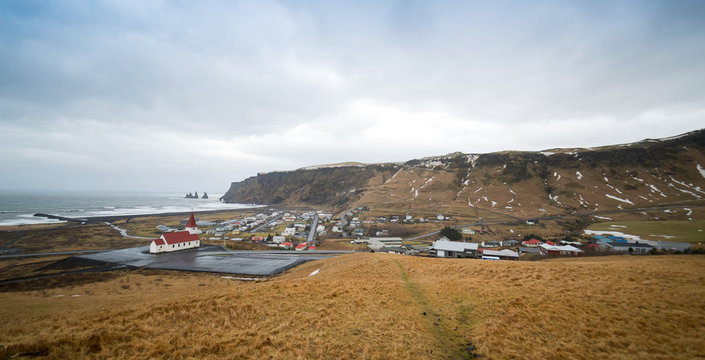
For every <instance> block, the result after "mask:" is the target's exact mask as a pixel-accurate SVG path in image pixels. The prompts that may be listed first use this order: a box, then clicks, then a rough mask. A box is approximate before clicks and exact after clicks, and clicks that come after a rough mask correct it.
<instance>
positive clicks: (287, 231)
mask: <svg viewBox="0 0 705 360" xmlns="http://www.w3.org/2000/svg"><path fill="white" fill-rule="evenodd" d="M294 234H296V228H295V227H288V228H286V229H284V231H283V232H282V235H284V236H294Z"/></svg>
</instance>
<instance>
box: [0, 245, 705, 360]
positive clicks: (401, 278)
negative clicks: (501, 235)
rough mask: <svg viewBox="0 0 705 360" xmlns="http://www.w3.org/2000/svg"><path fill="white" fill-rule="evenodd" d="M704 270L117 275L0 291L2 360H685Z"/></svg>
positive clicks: (608, 261)
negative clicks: (250, 278) (33, 359)
mask: <svg viewBox="0 0 705 360" xmlns="http://www.w3.org/2000/svg"><path fill="white" fill-rule="evenodd" d="M316 269H320V272H319V273H318V274H317V275H315V276H308V275H309V274H310V273H311V272H312V271H314V270H316ZM704 270H705V257H702V256H658V257H655V256H649V257H628V256H625V257H605V258H589V259H587V258H586V259H571V260H555V261H543V262H531V263H529V262H488V261H480V260H469V259H457V260H445V259H433V258H418V257H405V256H400V255H391V254H351V255H345V256H339V257H335V258H330V259H326V260H321V261H316V262H309V263H306V264H304V265H301V266H299V267H297V268H295V269H292V270H290V271H289V272H287V273H286V274H284V275H282V276H280V277H277V278H273V279H270V280H268V281H260V282H239V281H233V280H228V279H223V278H220V277H217V276H214V275H208V274H188V273H165V272H162V273H156V274H155V273H151V272H137V273H135V272H132V273H130V272H124V273H121V275H120V276H119V277H118V278H113V279H110V280H107V281H102V282H96V283H91V284H83V285H80V286H74V287H64V288H54V289H49V290H39V291H28V292H13V293H0V319H2V321H0V343H2V344H4V347H0V357H3V356H12V355H15V354H18V353H40V354H47V355H48V357H49V358H222V357H227V358H256V359H261V358H270V359H309V358H341V359H346V358H360V359H390V358H412V359H426V358H438V359H441V358H443V359H446V358H449V357H450V358H462V357H467V356H468V353H467V352H466V351H465V350H464V347H466V346H467V345H466V344H467V343H468V342H472V343H473V344H474V345H475V346H476V347H477V350H476V351H477V352H479V353H481V354H482V355H483V356H484V357H486V358H493V359H509V358H522V359H550V358H579V359H596V358H609V359H641V358H655V359H659V358H662V359H673V358H697V357H703V356H705V339H703V337H702V334H703V333H705V305H704V304H703V302H702V299H705V276H703V275H702V274H703V271H704ZM56 295H64V296H62V297H55V296H56ZM71 295H81V296H79V297H72V296H71Z"/></svg>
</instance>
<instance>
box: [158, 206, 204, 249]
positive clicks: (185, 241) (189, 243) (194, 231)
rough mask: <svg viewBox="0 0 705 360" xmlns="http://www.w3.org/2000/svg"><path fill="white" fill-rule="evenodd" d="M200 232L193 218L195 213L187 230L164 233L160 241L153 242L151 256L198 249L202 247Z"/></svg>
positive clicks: (188, 223)
mask: <svg viewBox="0 0 705 360" xmlns="http://www.w3.org/2000/svg"><path fill="white" fill-rule="evenodd" d="M200 232H201V231H200V230H198V226H197V225H196V220H195V219H194V217H193V213H191V217H190V218H189V220H188V222H187V223H186V227H185V230H183V231H175V232H168V233H164V234H162V236H160V237H159V238H158V239H154V240H152V243H151V244H150V245H149V252H150V253H151V254H159V253H165V252H173V251H179V250H186V249H193V248H197V247H199V246H201V241H200V239H199V237H198V234H199V233H200Z"/></svg>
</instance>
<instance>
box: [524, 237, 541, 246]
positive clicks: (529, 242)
mask: <svg viewBox="0 0 705 360" xmlns="http://www.w3.org/2000/svg"><path fill="white" fill-rule="evenodd" d="M521 244H522V245H524V246H527V247H539V245H541V244H542V242H541V241H538V240H536V239H531V240H524V241H522V242H521Z"/></svg>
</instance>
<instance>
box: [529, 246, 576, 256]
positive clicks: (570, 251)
mask: <svg viewBox="0 0 705 360" xmlns="http://www.w3.org/2000/svg"><path fill="white" fill-rule="evenodd" d="M539 249H540V250H541V254H543V255H547V256H583V251H582V250H580V249H578V248H576V247H575V246H571V245H549V244H548V243H546V244H541V246H540V247H539Z"/></svg>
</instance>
